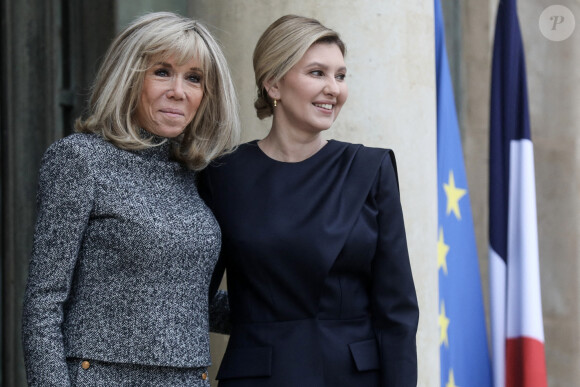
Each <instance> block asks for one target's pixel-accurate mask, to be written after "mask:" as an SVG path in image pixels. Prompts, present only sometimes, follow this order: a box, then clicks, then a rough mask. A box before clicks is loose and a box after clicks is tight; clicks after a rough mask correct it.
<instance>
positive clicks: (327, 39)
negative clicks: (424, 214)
mask: <svg viewBox="0 0 580 387" xmlns="http://www.w3.org/2000/svg"><path fill="white" fill-rule="evenodd" d="M345 53H346V49H345V45H344V43H343V42H342V40H341V39H340V37H339V36H338V34H337V33H336V32H335V31H333V30H331V29H329V28H327V27H325V26H323V25H322V24H321V23H320V22H318V21H317V20H314V19H311V18H306V17H301V16H295V15H287V16H283V17H281V18H280V19H278V20H276V21H275V22H274V23H272V24H271V25H270V26H269V27H268V28H267V29H266V31H264V33H263V34H262V36H261V37H260V39H259V40H258V43H257V45H256V48H255V50H254V72H255V79H256V87H257V90H258V97H257V100H256V102H255V105H254V106H255V107H256V112H257V115H258V117H259V118H265V117H269V116H273V118H272V126H271V128H270V131H269V132H268V134H267V135H266V136H265V137H264V138H263V139H261V140H254V141H250V142H249V143H246V144H243V145H240V147H239V148H237V150H236V151H235V152H234V153H232V154H228V155H226V156H224V157H222V158H220V159H219V162H217V163H215V164H211V165H210V166H209V167H208V168H206V169H205V170H204V171H203V173H202V175H203V179H200V182H201V185H200V188H201V190H200V191H201V192H202V195H203V196H204V198H205V199H206V200H207V203H208V205H209V206H210V208H211V209H212V210H213V211H214V214H215V216H216V219H217V220H218V222H219V224H220V226H221V228H222V235H223V245H222V253H221V257H220V262H219V263H218V270H216V274H215V277H214V279H213V280H212V281H213V282H212V283H213V285H212V289H215V287H216V285H217V284H218V283H219V281H220V280H221V276H222V274H223V270H224V269H227V281H228V292H229V301H230V302H229V305H230V308H231V318H232V330H231V336H230V339H229V342H228V347H227V350H226V353H225V355H224V358H223V361H222V363H221V366H220V370H219V372H218V374H217V379H219V380H220V384H219V385H220V387H296V386H300V387H352V386H357V387H411V386H416V384H417V353H416V345H415V335H416V332H417V324H418V317H419V313H418V306H417V298H416V294H415V287H414V284H413V277H412V273H411V267H410V263H409V255H408V251H407V243H406V237H405V226H404V222H403V213H402V209H401V203H400V198H399V188H398V181H397V173H396V164H395V157H394V153H393V152H392V151H390V150H387V149H379V148H370V147H365V146H363V145H357V144H350V143H346V142H341V141H336V140H326V139H324V138H323V137H322V132H323V131H325V130H327V129H329V128H330V127H331V125H332V124H333V122H334V120H335V119H336V118H337V116H338V114H339V112H340V110H341V108H342V107H343V105H344V103H345V102H346V100H347V96H348V88H347V82H346V80H347V67H346V64H345V60H344V56H345ZM368 102H369V103H376V101H373V100H372V98H371V100H369V101H368Z"/></svg>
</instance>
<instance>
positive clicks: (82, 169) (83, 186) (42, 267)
mask: <svg viewBox="0 0 580 387" xmlns="http://www.w3.org/2000/svg"><path fill="white" fill-rule="evenodd" d="M89 157H90V152H86V149H83V147H81V146H79V145H75V144H74V143H72V142H70V141H62V140H61V141H59V142H57V143H55V144H53V145H52V146H51V147H50V148H49V149H48V150H47V152H46V153H45V155H44V157H43V160H42V164H41V168H40V174H39V186H38V196H37V210H38V213H37V221H36V227H35V233H34V241H33V248H32V256H31V259H30V264H29V273H28V282H27V288H26V292H25V297H24V308H23V318H22V340H23V345H24V357H25V365H26V373H27V378H28V385H29V386H31V387H34V386H43V387H45V386H70V381H69V375H68V369H67V364H66V354H65V349H64V339H63V334H62V329H61V326H62V323H63V320H64V312H63V305H64V303H65V301H66V299H67V297H68V296H69V291H70V288H71V282H72V280H73V273H74V268H75V264H76V261H77V257H78V253H79V249H80V246H81V241H82V238H83V233H84V231H85V228H86V226H87V223H88V219H89V214H90V211H91V208H92V201H93V196H94V188H93V186H94V184H93V180H92V178H91V174H90V170H89V168H88V160H89Z"/></svg>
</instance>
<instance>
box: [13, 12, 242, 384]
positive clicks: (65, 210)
mask: <svg viewBox="0 0 580 387" xmlns="http://www.w3.org/2000/svg"><path fill="white" fill-rule="evenodd" d="M237 108H238V106H237V100H236V96H235V92H234V89H233V85H232V81H231V77H230V74H229V71H228V68H227V63H226V61H225V59H224V56H223V54H222V52H221V50H220V47H219V46H218V44H217V43H216V41H215V40H214V38H213V37H212V36H211V34H210V33H209V32H208V31H207V29H206V28H205V27H204V26H203V25H201V24H200V23H198V22H196V21H194V20H191V19H188V18H184V17H181V16H178V15H175V14H172V13H166V12H161V13H152V14H147V15H145V16H143V17H141V18H138V19H137V20H135V21H134V22H133V23H131V24H130V25H129V26H128V27H127V28H126V29H125V30H123V31H122V32H121V33H120V34H119V35H118V36H117V38H116V39H115V40H114V41H113V43H112V44H111V46H110V48H109V50H108V52H107V54H106V56H105V58H104V61H103V63H102V65H101V67H100V70H99V72H98V75H97V79H96V82H95V85H94V89H93V91H92V95H91V99H90V103H89V111H88V114H87V116H86V117H85V118H81V119H79V120H78V121H77V123H76V130H77V131H78V132H79V133H76V134H73V135H71V136H68V137H66V138H64V139H62V140H59V141H57V142H56V143H54V144H53V145H52V146H51V147H50V148H49V149H48V150H47V151H46V153H45V155H44V158H43V161H42V166H41V169H40V177H39V192H38V219H37V223H36V231H35V236H34V243H33V251H32V257H31V260H30V268H29V277H28V284H27V289H26V295H25V301H24V314H23V331H22V336H23V343H24V353H25V363H26V370H27V376H28V382H29V385H30V386H49V385H60V386H86V385H99V386H121V385H122V386H126V385H127V386H128V385H131V386H133V385H134V386H209V380H208V375H207V367H208V366H209V364H210V356H209V338H208V336H209V325H210V323H209V314H210V313H209V312H210V305H209V303H208V288H209V283H210V277H211V273H212V271H213V269H214V266H215V263H216V261H217V259H218V255H219V250H220V244H221V232H220V229H219V226H218V224H217V222H216V220H215V219H214V217H213V215H212V213H211V212H210V210H209V209H208V208H207V207H206V205H205V204H204V202H203V201H202V200H201V199H200V197H199V195H198V193H197V189H196V187H195V184H194V180H195V177H196V171H199V170H201V169H202V168H204V167H205V166H206V165H207V164H208V163H209V162H211V160H213V159H215V158H216V157H218V156H221V155H224V154H226V153H228V152H230V151H231V150H233V149H234V147H235V146H236V145H237V141H238V138H239V120H238V116H237ZM222 301H223V299H219V298H217V299H216V300H215V303H214V305H213V306H212V308H216V311H218V312H219V308H220V307H221V306H222V305H225V304H224V303H223V302H222ZM219 314H220V313H217V315H219ZM217 322H218V321H216V323H217ZM216 328H218V329H220V327H219V326H218V327H216Z"/></svg>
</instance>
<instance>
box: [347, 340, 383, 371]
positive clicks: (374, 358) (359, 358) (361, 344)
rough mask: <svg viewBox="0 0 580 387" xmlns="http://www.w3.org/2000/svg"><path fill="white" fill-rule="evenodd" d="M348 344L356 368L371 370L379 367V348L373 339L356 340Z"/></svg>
mask: <svg viewBox="0 0 580 387" xmlns="http://www.w3.org/2000/svg"><path fill="white" fill-rule="evenodd" d="M348 346H349V347H350V353H351V354H352V358H353V359H354V364H355V365H356V369H357V370H359V371H371V370H378V369H379V368H380V365H379V349H378V347H377V341H376V340H375V339H370V340H365V341H358V342H356V343H351V344H349V345H348Z"/></svg>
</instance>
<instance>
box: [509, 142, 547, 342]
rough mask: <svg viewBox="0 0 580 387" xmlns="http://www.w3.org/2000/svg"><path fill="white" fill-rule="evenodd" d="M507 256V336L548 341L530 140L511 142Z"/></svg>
mask: <svg viewBox="0 0 580 387" xmlns="http://www.w3.org/2000/svg"><path fill="white" fill-rule="evenodd" d="M509 185H510V187H509V192H510V195H509V213H508V259H507V265H508V270H507V275H508V279H507V284H508V285H507V286H508V292H507V296H508V297H507V309H506V311H507V314H508V315H507V336H506V337H507V338H515V337H530V338H534V339H536V340H539V341H541V342H542V343H543V342H544V329H543V322H542V301H541V293H540V270H539V253H538V226H537V216H536V184H535V178H534V149H533V144H532V142H531V141H530V140H529V139H521V140H517V141H511V143H510V182H509Z"/></svg>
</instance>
